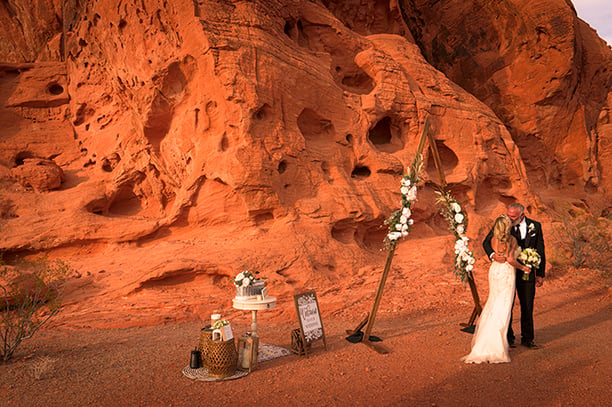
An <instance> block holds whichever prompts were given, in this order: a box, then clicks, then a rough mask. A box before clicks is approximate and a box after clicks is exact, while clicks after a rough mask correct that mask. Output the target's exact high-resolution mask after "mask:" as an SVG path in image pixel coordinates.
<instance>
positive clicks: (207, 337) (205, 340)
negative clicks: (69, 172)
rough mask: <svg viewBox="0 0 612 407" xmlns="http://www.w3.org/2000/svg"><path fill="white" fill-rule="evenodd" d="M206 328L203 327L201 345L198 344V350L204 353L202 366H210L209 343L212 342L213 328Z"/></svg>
mask: <svg viewBox="0 0 612 407" xmlns="http://www.w3.org/2000/svg"><path fill="white" fill-rule="evenodd" d="M206 328H209V327H206ZM206 328H202V330H201V331H200V346H198V350H199V351H200V352H201V353H202V366H204V367H206V368H208V344H209V343H210V342H212V330H208V329H206Z"/></svg>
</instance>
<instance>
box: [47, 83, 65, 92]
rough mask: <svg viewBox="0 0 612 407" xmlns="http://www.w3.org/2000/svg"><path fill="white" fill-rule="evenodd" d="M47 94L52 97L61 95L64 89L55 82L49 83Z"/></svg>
mask: <svg viewBox="0 0 612 407" xmlns="http://www.w3.org/2000/svg"><path fill="white" fill-rule="evenodd" d="M47 92H49V93H50V94H52V95H61V94H62V93H64V87H63V86H62V85H60V84H59V83H57V82H51V83H50V84H48V85H47Z"/></svg>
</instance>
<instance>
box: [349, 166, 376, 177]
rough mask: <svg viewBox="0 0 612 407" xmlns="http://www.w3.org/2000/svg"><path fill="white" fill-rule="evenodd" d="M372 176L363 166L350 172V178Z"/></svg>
mask: <svg viewBox="0 0 612 407" xmlns="http://www.w3.org/2000/svg"><path fill="white" fill-rule="evenodd" d="M370 174H372V171H370V169H369V168H368V167H365V166H360V165H358V166H356V167H355V169H354V170H353V172H351V178H367V177H369V176H370Z"/></svg>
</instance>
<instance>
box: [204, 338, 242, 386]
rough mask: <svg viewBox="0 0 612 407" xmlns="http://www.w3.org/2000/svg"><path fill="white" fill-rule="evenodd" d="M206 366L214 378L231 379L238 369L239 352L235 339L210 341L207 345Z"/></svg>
mask: <svg viewBox="0 0 612 407" xmlns="http://www.w3.org/2000/svg"><path fill="white" fill-rule="evenodd" d="M206 363H207V364H205V366H206V367H207V368H208V374H209V375H210V376H213V377H229V376H231V375H233V374H234V373H235V372H236V370H237V369H238V352H236V344H235V343H234V339H230V340H229V341H212V340H211V341H210V342H208V344H207V354H206Z"/></svg>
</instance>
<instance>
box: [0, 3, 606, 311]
mask: <svg viewBox="0 0 612 407" xmlns="http://www.w3.org/2000/svg"><path fill="white" fill-rule="evenodd" d="M116 3H117V2H111V1H107V0H98V1H84V0H72V1H67V2H59V1H57V0H47V1H45V0H40V1H34V2H30V1H24V0H9V1H8V2H2V3H0V22H1V24H0V36H1V37H2V39H3V40H2V41H1V42H0V123H2V131H1V134H2V136H1V138H0V184H1V188H2V189H1V192H0V216H1V217H2V219H3V223H2V224H1V225H0V228H1V232H2V233H1V236H0V250H2V251H3V252H4V253H5V257H6V258H7V259H10V258H11V256H13V255H20V254H24V253H32V252H34V253H36V252H45V253H50V254H51V255H53V256H61V257H63V258H65V259H67V260H68V261H70V262H72V264H73V265H74V266H75V268H77V269H78V270H79V271H80V273H81V274H82V275H83V276H87V277H86V279H82V280H81V281H82V283H81V285H82V288H81V291H80V293H81V294H82V296H83V297H91V296H101V298H105V299H116V298H120V297H121V298H127V297H129V296H131V295H137V294H139V293H142V292H143V291H146V290H148V289H154V288H155V287H160V286H162V287H163V286H172V285H176V284H178V285H180V284H188V283H189V282H196V283H197V285H198V287H224V290H225V289H226V287H227V281H228V276H233V275H234V274H236V273H237V272H239V271H241V270H243V269H246V268H249V269H259V270H261V271H262V273H264V274H265V275H266V276H267V277H268V278H269V284H270V285H271V286H272V287H274V288H273V289H272V290H271V291H274V290H276V291H277V292H278V291H281V290H287V291H289V292H291V291H292V290H300V289H302V288H303V287H305V286H307V285H310V286H318V285H320V286H327V285H329V283H330V282H334V283H335V282H337V281H338V280H341V279H343V278H345V277H346V276H347V275H348V276H350V275H353V276H354V275H362V274H363V273H364V270H370V269H371V268H372V267H378V266H379V265H380V264H381V262H382V261H383V259H384V256H385V254H384V252H381V251H380V248H381V247H382V239H383V237H384V235H385V230H384V229H381V225H382V223H383V221H384V219H385V218H386V217H388V215H389V214H390V213H391V212H392V211H393V210H395V209H396V208H397V207H398V206H399V202H398V199H399V179H400V175H401V174H402V173H403V171H404V170H405V168H406V166H408V165H410V163H411V161H412V159H413V157H414V152H415V150H416V146H417V143H418V140H419V137H420V134H421V131H422V128H423V124H424V121H425V118H426V117H429V121H430V123H431V126H432V131H433V132H434V135H435V138H436V140H437V147H438V149H439V150H440V153H441V156H442V160H443V163H444V170H445V174H446V179H447V181H448V182H449V184H450V186H451V189H452V191H453V194H454V196H455V197H456V198H457V199H458V200H459V201H461V202H463V203H464V204H465V205H466V207H467V209H468V212H469V215H470V228H469V230H468V234H469V235H470V236H472V237H473V238H474V239H475V240H476V241H477V239H478V238H479V237H481V235H482V233H483V230H484V229H485V228H486V227H487V225H488V224H489V222H490V220H491V219H492V217H493V216H495V215H497V214H498V213H501V212H502V211H504V207H505V205H506V204H507V203H509V202H511V201H514V200H517V199H518V200H520V201H522V202H524V203H526V204H527V205H528V207H529V210H530V212H531V213H533V214H535V216H537V217H542V218H547V216H550V214H548V213H547V208H551V207H554V206H555V202H556V199H557V198H558V197H563V199H564V200H568V201H569V202H570V203H574V202H578V203H580V205H584V206H587V207H589V208H590V209H591V210H592V211H593V212H594V213H595V214H596V215H598V214H600V213H602V212H603V211H606V210H607V211H609V210H610V207H609V203H608V202H609V198H610V197H611V195H612V194H611V191H612V173H611V171H612V169H611V167H610V165H609V162H610V159H611V156H612V144H611V141H612V124H610V114H611V113H610V110H611V108H612V96H611V95H612V94H611V93H610V89H611V87H612V69H611V68H612V50H611V49H610V48H609V47H607V46H606V45H605V43H604V42H603V41H602V40H601V39H599V38H598V37H597V35H596V33H595V32H594V31H593V30H592V29H590V28H589V27H588V26H587V25H586V24H585V23H584V22H582V21H581V20H579V19H578V18H577V16H576V13H575V11H574V9H573V7H572V5H571V3H569V2H566V1H561V0H541V1H537V2H527V1H525V0H512V1H503V2H466V1H463V0H454V1H444V2H434V3H433V4H430V3H431V2H425V1H420V0H412V1H409V0H399V1H393V0H392V1H391V2H387V1H373V2H369V3H368V4H367V5H363V4H361V3H363V2H355V1H312V2H309V1H283V0H261V1H198V0H196V1H188V0H176V1H173V2H162V1H158V0H143V1H141V2H119V4H116ZM425 158H426V160H427V163H426V174H425V182H424V187H423V188H422V189H421V190H420V192H419V200H418V201H417V204H416V210H415V214H414V218H415V227H414V229H413V233H412V235H411V236H410V237H409V238H408V242H406V243H404V245H406V246H411V247H413V248H414V247H415V246H416V247H421V248H422V247H423V246H422V245H423V241H420V240H419V239H429V240H427V241H429V242H432V241H433V242H436V243H432V244H433V247H436V250H434V251H429V253H426V252H425V251H421V252H420V253H419V254H418V255H415V256H414V257H415V260H414V261H415V262H416V264H421V263H428V265H427V267H428V268H429V269H430V270H438V271H436V272H438V273H440V274H445V273H448V272H449V270H450V266H448V265H447V264H448V261H449V259H450V258H451V257H450V256H451V254H450V253H451V251H452V244H448V238H449V236H448V234H447V230H446V226H445V225H444V223H443V221H442V219H440V217H439V215H438V209H437V208H436V206H435V203H434V201H435V195H434V193H433V191H434V188H435V184H436V183H438V181H439V180H438V177H437V172H436V169H435V167H434V165H433V162H432V160H430V159H429V155H427V156H426V157H425ZM431 239H433V240H431ZM419 242H420V243H419ZM440 242H442V244H440ZM446 246H448V248H447V249H446ZM474 246H475V247H474V248H475V249H476V250H477V253H479V251H480V248H479V247H478V246H479V244H478V243H476V244H475V245H474ZM439 247H444V248H445V249H441V250H440V249H439ZM407 250H408V249H405V250H404V252H403V253H404V254H406V253H408V252H407ZM400 254H401V253H400ZM426 255H427V256H426ZM419 262H421V263H419ZM75 295H76V294H75ZM228 296H229V294H228ZM75 298H76V297H75Z"/></svg>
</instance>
